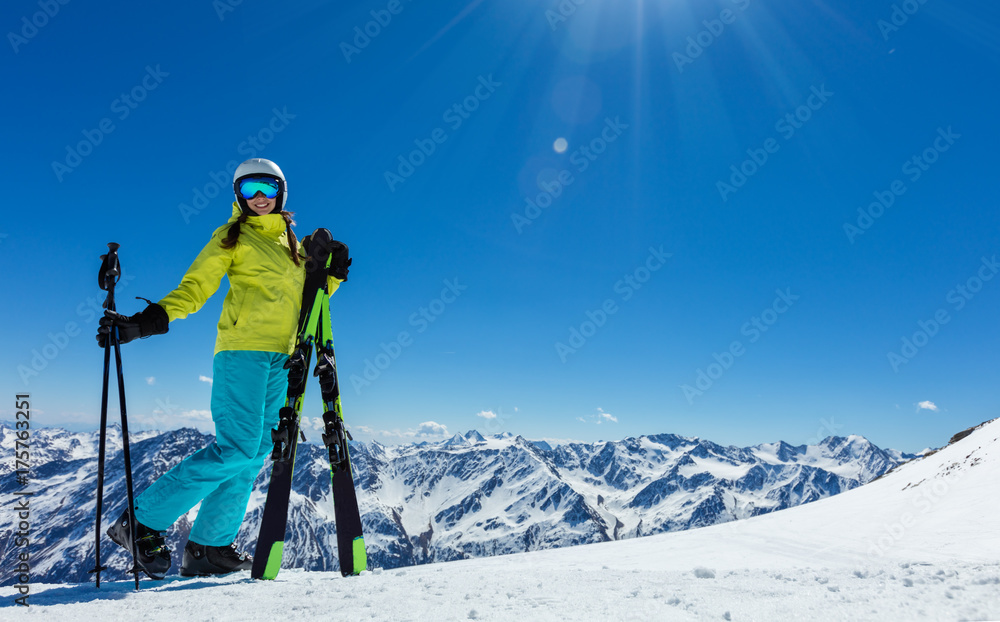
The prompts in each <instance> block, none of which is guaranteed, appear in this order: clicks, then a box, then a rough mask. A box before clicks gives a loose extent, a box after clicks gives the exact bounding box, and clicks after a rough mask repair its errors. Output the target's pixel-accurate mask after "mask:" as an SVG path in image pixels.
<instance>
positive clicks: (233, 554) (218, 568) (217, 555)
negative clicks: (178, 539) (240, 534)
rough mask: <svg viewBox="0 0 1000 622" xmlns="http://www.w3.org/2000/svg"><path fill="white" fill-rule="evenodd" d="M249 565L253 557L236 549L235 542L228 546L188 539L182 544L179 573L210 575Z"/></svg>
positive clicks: (250, 565) (198, 575)
mask: <svg viewBox="0 0 1000 622" xmlns="http://www.w3.org/2000/svg"><path fill="white" fill-rule="evenodd" d="M251 567H253V557H251V556H250V555H248V554H247V553H245V552H243V551H240V550H238V549H237V548H236V543H235V542H234V543H233V544H230V545H229V546H205V545H204V544H198V543H197V542H192V541H191V540H188V543H187V544H186V545H185V546H184V561H183V562H181V575H182V576H185V577H210V576H214V575H223V574H229V573H230V572H236V571H237V570H250V568H251Z"/></svg>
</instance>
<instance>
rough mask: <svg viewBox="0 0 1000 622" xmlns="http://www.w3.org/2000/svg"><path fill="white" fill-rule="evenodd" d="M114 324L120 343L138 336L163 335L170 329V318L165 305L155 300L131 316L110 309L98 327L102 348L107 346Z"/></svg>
mask: <svg viewBox="0 0 1000 622" xmlns="http://www.w3.org/2000/svg"><path fill="white" fill-rule="evenodd" d="M112 326H117V327H118V343H128V342H130V341H132V340H133V339H136V338H144V337H149V336H151V335H162V334H163V333H165V332H167V331H168V330H169V327H170V318H169V317H168V316H167V312H166V311H164V310H163V307H161V306H160V305H158V304H156V303H155V302H153V303H150V304H149V306H147V307H146V308H145V309H144V310H142V311H140V312H138V313H136V314H135V315H131V316H125V315H122V314H120V313H117V312H115V311H112V310H110V309H108V310H106V311H105V312H104V317H102V318H101V321H100V326H99V327H98V328H97V345H99V346H100V347H102V348H103V347H106V346H107V342H108V336H109V335H110V334H111V327H112Z"/></svg>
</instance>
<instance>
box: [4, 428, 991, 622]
mask: <svg viewBox="0 0 1000 622" xmlns="http://www.w3.org/2000/svg"><path fill="white" fill-rule="evenodd" d="M998 477H1000V420H994V421H992V422H989V423H986V424H983V425H981V426H978V427H977V428H976V429H974V430H968V431H966V432H964V433H960V434H956V435H955V437H954V438H953V439H952V441H951V442H950V443H949V444H948V445H947V446H946V447H944V448H942V449H941V450H940V451H937V452H929V453H927V454H926V455H924V456H923V457H922V458H920V459H917V460H912V461H910V462H907V463H906V464H904V465H902V466H900V467H899V468H896V469H893V471H892V472H891V473H889V474H887V475H886V476H885V477H881V478H879V479H878V481H873V482H871V483H869V484H868V485H865V486H861V487H859V488H857V489H855V490H851V491H848V492H845V493H844V494H840V495H836V496H833V497H830V498H826V499H821V500H819V501H817V502H815V503H808V504H805V505H801V506H798V507H794V508H790V509H788V510H786V511H782V512H775V513H769V514H766V515H761V516H755V517H753V518H749V519H746V520H740V521H731V522H728V523H725V524H721V525H715V526H712V527H707V528H704V529H693V530H686V531H683V532H671V533H663V534H658V535H654V536H649V537H644V538H630V539H626V540H622V541H619V542H602V543H598V544H592V545H583V546H575V547H565V548H560V549H556V550H547V551H534V552H529V553H520V554H514V555H506V556H499V557H483V558H477V559H469V560H462V561H457V562H449V563H440V564H428V565H422V566H416V567H410V568H398V569H394V570H382V569H380V568H375V570H374V571H372V572H364V573H362V575H361V576H359V577H348V578H343V577H341V576H340V574H339V573H337V572H306V571H303V570H297V569H286V570H282V572H281V574H280V575H279V576H278V578H277V579H276V580H275V581H254V580H253V579H251V578H250V576H249V572H239V573H233V574H231V575H227V576H224V577H216V578H203V579H182V578H180V577H176V576H174V577H168V578H167V580H165V581H143V583H142V589H141V591H138V592H136V591H135V590H134V585H133V583H132V582H131V581H124V580H123V581H118V582H102V586H101V589H99V590H98V589H95V587H94V585H93V583H92V582H91V583H84V584H80V585H65V584H57V583H56V584H46V583H43V582H40V581H33V582H32V584H31V585H30V605H31V606H32V609H31V610H30V611H28V610H25V612H24V614H25V615H26V614H35V615H39V616H42V617H43V618H45V619H46V620H73V621H76V620H135V619H142V620H148V621H149V622H160V621H163V622H166V621H168V620H169V621H172V620H176V619H177V618H178V617H182V618H184V617H192V616H196V617H198V618H199V619H205V620H209V619H211V620H226V621H228V620H241V621H245V620H274V619H280V618H282V617H287V616H288V613H289V611H294V614H295V617H297V618H301V619H337V620H362V619H378V620H496V621H498V622H499V621H502V620H522V619H524V620H539V621H549V620H552V621H558V620H580V619H602V618H614V619H626V620H632V619H636V620H678V621H692V622H695V621H697V622H702V621H716V620H817V621H826V620H830V621H833V620H859V621H860V620H865V621H867V620H871V621H873V622H874V621H878V622H881V621H883V620H997V619H1000V591H998V590H997V586H998V585H1000V562H998V561H997V560H998V559H1000V499H998V497H997V495H996V494H995V492H996V482H997V478H998ZM17 598H22V599H25V600H24V602H25V604H28V603H27V599H26V597H25V595H24V592H23V591H19V590H18V589H17V588H15V587H0V611H3V613H0V616H3V615H7V616H8V617H9V616H10V615H15V616H17V615H18V614H19V613H20V610H18V611H17V612H14V611H13V610H14V608H15V607H16V606H17V603H16V601H15V599H17ZM7 610H11V613H8V611H7Z"/></svg>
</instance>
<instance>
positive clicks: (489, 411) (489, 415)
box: [476, 410, 497, 419]
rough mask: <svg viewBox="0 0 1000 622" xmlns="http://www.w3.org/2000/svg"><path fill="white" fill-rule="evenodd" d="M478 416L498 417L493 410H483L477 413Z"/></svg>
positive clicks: (486, 417) (485, 417)
mask: <svg viewBox="0 0 1000 622" xmlns="http://www.w3.org/2000/svg"><path fill="white" fill-rule="evenodd" d="M476 416H477V417H482V418H483V419H496V418H497V414H496V413H495V412H493V411H492V410H484V411H482V412H479V413H476Z"/></svg>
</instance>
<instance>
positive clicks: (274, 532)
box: [251, 229, 367, 579]
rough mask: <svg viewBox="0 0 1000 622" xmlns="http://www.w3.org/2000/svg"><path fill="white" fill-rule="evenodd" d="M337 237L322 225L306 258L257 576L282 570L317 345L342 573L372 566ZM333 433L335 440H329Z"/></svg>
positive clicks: (273, 433) (256, 562) (266, 576)
mask: <svg viewBox="0 0 1000 622" xmlns="http://www.w3.org/2000/svg"><path fill="white" fill-rule="evenodd" d="M332 241H333V238H332V236H331V235H330V232H329V231H327V230H326V229H317V230H316V231H315V232H314V233H313V234H312V235H311V236H310V238H309V245H308V247H307V249H306V250H307V252H308V253H309V255H310V257H309V259H307V266H306V267H307V271H306V280H305V283H304V285H303V288H302V309H301V311H300V312H299V325H298V334H297V339H296V346H295V350H294V351H293V353H292V355H291V356H290V357H289V359H288V362H287V363H286V364H285V367H286V368H287V369H288V392H287V395H286V399H285V406H284V407H283V408H282V409H281V410H280V411H279V414H278V427H277V428H275V429H274V430H272V431H271V439H272V441H273V442H274V449H273V450H272V452H271V459H272V460H273V461H274V466H273V467H272V469H271V480H270V484H269V486H268V491H267V499H266V500H265V502H264V512H263V517H262V520H261V525H260V532H259V535H258V537H257V547H256V549H255V552H254V562H253V568H252V570H251V576H252V577H253V578H254V579H274V578H275V577H277V576H278V571H279V570H280V568H281V560H282V556H283V552H284V540H285V528H286V526H287V522H288V500H289V497H290V496H291V489H292V475H293V473H294V469H295V453H296V449H297V448H298V439H299V436H300V434H301V432H300V430H299V421H300V418H301V415H302V399H303V396H304V394H305V387H306V371H307V370H308V369H309V363H310V359H311V356H312V352H313V349H315V350H316V369H315V371H314V373H313V375H315V376H318V377H319V382H320V391H321V392H322V395H323V402H324V408H325V409H326V411H327V412H326V413H325V414H324V416H323V420H324V422H325V423H326V428H327V433H326V434H324V435H323V437H324V443H325V444H326V446H327V447H328V448H329V450H330V470H331V484H332V487H333V498H334V517H335V521H336V526H337V544H338V550H339V553H340V568H341V573H342V574H343V575H344V576H348V575H351V574H358V573H360V572H361V571H362V570H364V569H365V568H366V567H367V558H366V553H365V546H364V536H363V534H362V529H361V515H360V511H359V509H358V502H357V495H356V491H355V488H354V478H353V474H352V470H351V466H350V457H349V455H348V447H347V439H349V438H350V435H349V433H348V432H347V430H346V429H345V428H344V426H343V422H344V420H343V414H342V412H341V410H340V390H339V385H338V382H337V370H336V359H335V357H334V352H333V337H332V334H333V331H332V328H331V325H330V294H329V291H328V288H327V271H328V269H329V263H330V245H331V242H332ZM330 414H333V415H334V416H333V417H329V418H328V416H327V415H330ZM328 419H329V423H328ZM330 434H332V436H329V435H330ZM328 437H329V438H330V439H332V440H331V441H329V442H328V441H327V438H328ZM338 441H342V442H338ZM335 456H336V459H335Z"/></svg>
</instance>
